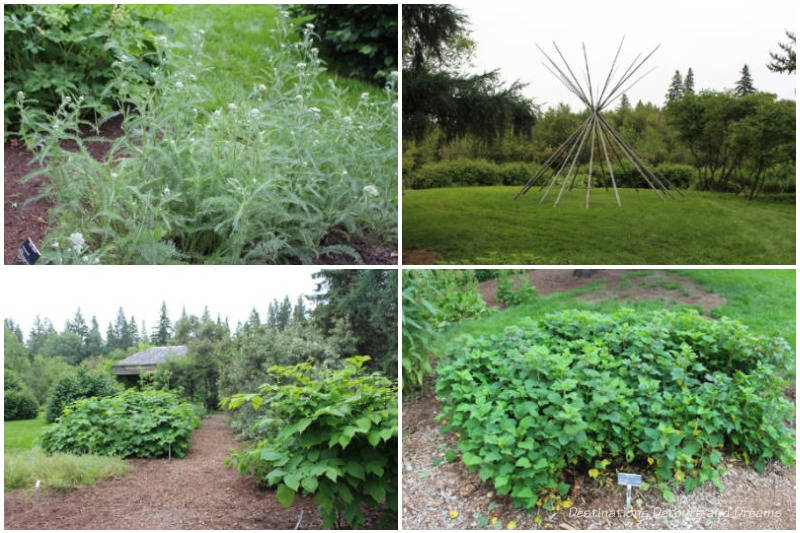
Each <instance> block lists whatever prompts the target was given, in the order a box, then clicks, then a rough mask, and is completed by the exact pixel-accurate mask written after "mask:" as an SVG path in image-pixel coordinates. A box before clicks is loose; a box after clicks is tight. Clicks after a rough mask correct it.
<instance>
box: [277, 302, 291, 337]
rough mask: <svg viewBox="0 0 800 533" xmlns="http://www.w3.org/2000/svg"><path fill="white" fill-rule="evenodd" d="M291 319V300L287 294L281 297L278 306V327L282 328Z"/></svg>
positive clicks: (284, 327)
mask: <svg viewBox="0 0 800 533" xmlns="http://www.w3.org/2000/svg"><path fill="white" fill-rule="evenodd" d="M291 319H292V302H291V301H289V297H288V296H284V297H283V301H282V302H281V304H280V307H279V308H278V329H280V330H284V329H286V326H288V325H289V322H290V321H291Z"/></svg>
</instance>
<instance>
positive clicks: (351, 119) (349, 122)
mask: <svg viewBox="0 0 800 533" xmlns="http://www.w3.org/2000/svg"><path fill="white" fill-rule="evenodd" d="M344 121H345V123H347V124H352V123H353V117H351V116H346V117H344Z"/></svg>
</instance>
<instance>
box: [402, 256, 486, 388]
mask: <svg viewBox="0 0 800 533" xmlns="http://www.w3.org/2000/svg"><path fill="white" fill-rule="evenodd" d="M402 297H403V383H404V385H406V386H408V387H409V388H414V387H419V386H421V385H422V383H423V381H424V379H425V376H426V375H428V374H430V373H431V372H433V367H432V365H431V357H432V354H431V344H432V343H433V340H434V339H435V337H436V334H437V333H436V330H437V329H441V328H444V327H446V326H447V325H449V324H451V323H453V322H457V321H459V320H463V319H466V318H471V317H474V316H478V315H480V314H482V313H484V312H486V311H487V307H486V302H484V301H483V298H482V297H481V295H480V294H479V293H478V279H477V277H476V275H475V271H474V270H445V269H442V270H409V271H405V272H403V295H402Z"/></svg>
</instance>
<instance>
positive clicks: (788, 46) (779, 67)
mask: <svg viewBox="0 0 800 533" xmlns="http://www.w3.org/2000/svg"><path fill="white" fill-rule="evenodd" d="M786 37H788V38H789V41H788V42H786V43H778V46H779V47H780V49H781V52H780V53H775V52H770V53H769V57H771V58H772V61H771V62H770V63H769V64H768V65H767V68H768V69H770V70H771V71H772V72H785V73H787V74H793V73H794V72H795V71H796V70H797V52H796V51H795V44H796V42H797V40H796V38H795V34H794V32H791V31H789V30H786Z"/></svg>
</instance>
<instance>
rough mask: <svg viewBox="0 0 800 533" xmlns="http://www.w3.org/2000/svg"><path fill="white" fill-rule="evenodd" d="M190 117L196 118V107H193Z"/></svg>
mask: <svg viewBox="0 0 800 533" xmlns="http://www.w3.org/2000/svg"><path fill="white" fill-rule="evenodd" d="M192 116H193V117H194V118H197V108H196V107H193V108H192Z"/></svg>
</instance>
